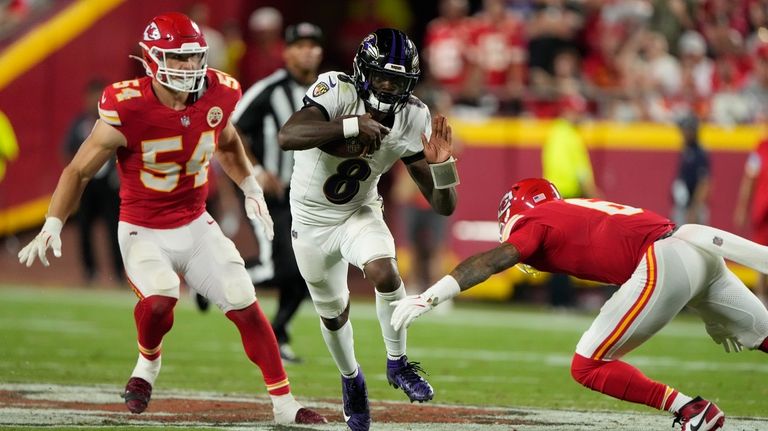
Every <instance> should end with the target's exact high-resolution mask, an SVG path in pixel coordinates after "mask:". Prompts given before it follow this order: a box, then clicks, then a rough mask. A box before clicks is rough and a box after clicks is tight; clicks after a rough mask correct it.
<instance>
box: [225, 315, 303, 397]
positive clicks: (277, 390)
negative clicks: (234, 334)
mask: <svg viewBox="0 0 768 431" xmlns="http://www.w3.org/2000/svg"><path fill="white" fill-rule="evenodd" d="M227 317H228V318H229V320H231V321H232V322H234V323H235V325H236V326H237V329H238V330H239V331H240V337H241V338H242V340H243V347H245V354H246V355H248V359H250V360H251V362H253V363H254V364H256V365H258V366H259V368H260V369H261V374H262V375H263V376H264V383H265V384H266V385H267V391H268V392H269V394H270V395H285V394H288V393H290V392H291V387H290V385H289V384H288V375H287V374H286V373H285V368H283V361H282V360H281V359H280V351H279V350H278V348H277V339H276V338H275V333H274V332H272V326H270V324H269V321H268V320H267V317H266V316H264V313H262V311H261V307H259V303H258V302H254V303H253V304H251V305H249V306H248V307H246V308H244V309H242V310H232V311H229V312H228V313H227Z"/></svg>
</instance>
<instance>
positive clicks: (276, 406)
mask: <svg viewBox="0 0 768 431" xmlns="http://www.w3.org/2000/svg"><path fill="white" fill-rule="evenodd" d="M269 398H270V399H271V400H272V413H273V414H274V415H275V422H277V423H278V424H291V423H294V422H295V421H296V413H297V412H298V411H299V409H300V408H301V407H302V405H301V404H299V402H298V401H296V399H295V398H293V394H291V393H287V394H285V395H271V394H270V396H269Z"/></svg>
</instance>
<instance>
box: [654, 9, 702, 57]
mask: <svg viewBox="0 0 768 431" xmlns="http://www.w3.org/2000/svg"><path fill="white" fill-rule="evenodd" d="M697 1H698V0H652V2H651V5H652V7H653V13H652V14H651V17H650V21H649V28H650V29H651V30H652V31H654V32H658V33H659V34H661V35H663V36H664V39H665V40H666V41H667V45H668V46H670V47H671V48H672V49H671V51H672V53H673V54H676V53H677V40H678V39H680V36H681V35H682V34H683V33H684V32H685V31H686V30H693V28H694V27H695V23H694V19H693V17H692V12H693V10H694V8H695V5H696V3H697Z"/></svg>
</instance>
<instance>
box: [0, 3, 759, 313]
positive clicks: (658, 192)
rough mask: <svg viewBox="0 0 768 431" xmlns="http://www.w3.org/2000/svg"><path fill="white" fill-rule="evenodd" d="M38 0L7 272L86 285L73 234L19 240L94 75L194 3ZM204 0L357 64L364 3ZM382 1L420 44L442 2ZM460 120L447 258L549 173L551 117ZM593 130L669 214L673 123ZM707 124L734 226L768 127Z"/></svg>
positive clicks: (0, 227) (220, 11)
mask: <svg viewBox="0 0 768 431" xmlns="http://www.w3.org/2000/svg"><path fill="white" fill-rule="evenodd" d="M32 3H36V2H32ZM39 3H43V4H45V7H42V8H41V9H40V11H38V12H36V13H30V14H29V16H28V17H27V19H26V20H25V21H23V22H22V23H21V24H20V25H18V27H17V28H15V29H14V31H13V32H12V33H11V34H10V35H6V37H5V39H3V40H2V41H1V42H0V49H2V51H0V110H2V111H3V112H4V113H5V114H6V115H7V116H8V118H9V119H10V121H11V123H12V125H13V127H14V129H15V132H16V135H17V138H18V142H19V146H20V153H19V156H18V159H17V160H15V161H13V162H11V163H10V164H9V166H8V171H7V175H6V177H5V179H4V180H3V181H2V182H0V237H3V238H5V241H4V244H5V247H3V249H2V250H1V251H0V253H2V257H1V258H0V274H2V275H0V281H6V282H17V281H25V282H27V281H36V280H39V281H43V282H46V281H47V282H52V283H61V282H65V283H66V282H72V283H76V282H77V275H76V271H73V269H74V268H75V267H76V266H77V263H76V260H75V259H76V256H77V253H75V252H74V251H73V250H72V248H73V247H76V245H75V243H76V241H74V238H67V237H66V236H65V241H64V244H65V251H66V253H65V257H64V259H65V261H64V262H62V264H60V265H54V266H53V267H52V268H49V269H47V270H46V271H44V272H42V271H40V270H39V269H34V268H33V269H30V270H28V269H25V268H23V267H20V266H18V264H17V263H15V253H16V250H17V249H18V245H19V244H21V243H24V242H26V240H27V238H28V237H31V235H33V234H34V232H35V231H36V230H37V228H38V227H39V225H40V224H41V223H42V221H43V217H44V213H45V209H46V207H47V203H48V200H49V199H50V193H51V191H52V190H53V187H54V186H55V183H56V180H57V178H58V176H59V174H60V172H61V168H62V157H61V156H60V154H61V150H60V145H61V144H60V143H61V141H62V138H63V136H64V133H65V131H66V128H67V126H68V124H69V122H70V121H71V120H72V118H73V116H74V115H75V113H77V112H78V111H79V110H80V108H81V93H82V90H83V88H84V87H85V86H86V83H87V82H88V81H89V80H91V79H92V78H94V77H100V78H103V79H105V80H106V81H109V82H111V81H117V80H123V79H127V78H130V77H133V76H140V74H141V70H140V69H139V68H138V66H137V64H136V62H135V61H134V60H131V59H129V58H128V54H130V53H135V52H136V43H137V39H138V37H139V35H140V32H141V29H142V28H143V26H144V25H145V24H146V21H147V19H148V17H151V16H153V15H155V14H157V13H160V12H163V11H167V10H174V9H175V10H185V9H186V8H188V6H189V4H190V3H191V2H186V1H173V0H167V1H162V2H156V1H149V0H131V1H124V0H104V1H88V0H82V1H57V2H39ZM204 3H207V4H208V5H209V6H210V10H211V19H210V24H211V25H212V26H214V27H216V26H218V25H222V24H223V23H225V22H228V21H233V20H234V21H235V22H237V23H238V25H240V26H241V27H242V28H247V25H248V24H247V21H248V16H249V15H250V13H251V11H253V10H254V9H256V8H257V7H260V6H264V5H270V6H275V7H277V8H278V9H279V10H280V11H281V12H282V13H283V15H284V22H285V23H286V24H288V23H293V22H298V21H301V20H308V21H312V22H315V23H317V24H319V25H321V26H322V27H323V28H324V29H326V32H327V39H326V61H325V62H324V65H323V69H341V70H349V69H350V64H351V58H352V53H351V52H350V53H338V52H337V50H336V49H334V47H335V43H336V41H337V38H336V35H335V34H334V29H338V28H339V27H340V26H341V24H342V23H343V20H344V19H345V14H343V13H339V11H342V10H347V9H348V8H349V7H350V5H352V6H354V3H355V2H345V1H325V2H323V3H322V5H321V6H318V7H311V8H308V7H306V6H305V5H304V3H303V2H301V1H298V0H289V1H282V2H267V1H250V2H249V1H236V0H220V1H205V2H204ZM360 3H361V4H362V3H364V2H360ZM470 3H471V7H472V10H477V9H478V8H479V5H480V2H479V1H474V2H470ZM379 9H380V11H381V13H382V14H383V15H385V16H386V18H387V19H388V20H389V21H390V22H393V23H402V26H403V28H408V29H409V33H410V34H411V35H412V37H413V38H414V40H416V41H417V43H420V41H421V39H422V37H423V34H424V29H425V27H426V23H427V22H428V21H429V20H431V19H433V18H434V17H435V16H436V14H437V1H419V2H405V1H397V0H391V1H390V0H387V1H382V2H379ZM452 123H453V125H454V129H455V131H456V132H455V135H456V137H457V138H458V140H459V141H460V142H461V143H462V145H463V146H464V150H463V152H462V154H461V160H460V162H459V167H460V170H461V176H462V184H461V185H460V186H459V194H460V204H459V206H458V209H457V211H456V214H455V215H454V216H453V217H452V228H451V231H450V238H449V250H450V252H451V255H450V258H449V259H448V262H446V265H447V266H449V265H451V264H452V263H453V262H455V261H457V260H458V259H460V258H463V257H465V256H467V255H469V254H471V253H474V252H476V251H478V250H481V249H484V248H487V247H488V246H489V244H490V242H492V241H495V239H496V232H495V229H496V227H495V220H494V217H495V210H496V205H497V200H498V197H499V196H500V194H501V193H502V192H503V191H504V189H505V187H507V186H508V185H509V184H510V183H511V182H513V181H514V180H516V179H519V178H523V177H528V176H537V175H539V174H540V172H541V168H540V158H539V148H540V145H541V143H542V142H543V139H544V136H545V133H546V131H547V128H548V124H549V121H548V120H541V119H538V120H537V119H514V118H511V117H488V118H463V117H460V116H454V117H453V118H452ZM582 131H583V133H584V135H585V137H586V140H587V143H588V145H589V147H590V152H591V156H592V162H593V166H594V171H595V176H596V180H597V183H598V184H599V185H600V187H602V189H603V190H604V192H605V195H606V197H607V198H608V199H610V200H615V201H619V202H626V203H631V204H633V205H637V206H642V207H646V208H649V209H652V210H655V211H658V212H660V213H661V214H669V211H670V206H671V199H670V196H669V185H670V183H671V182H672V179H673V176H674V174H675V170H676V163H677V157H678V152H679V150H680V148H681V139H680V136H679V134H678V133H677V131H676V129H675V127H674V126H673V125H664V124H656V123H612V122H606V121H592V122H589V123H587V124H586V125H584V126H583V127H582ZM702 132H703V134H702V142H703V145H704V147H705V148H707V149H709V150H710V151H711V157H712V171H713V178H714V180H713V189H712V193H711V196H712V198H711V202H710V206H711V210H712V217H711V224H712V225H714V226H716V227H720V228H724V229H731V228H732V224H731V219H732V217H731V215H732V214H731V212H732V209H733V207H734V204H735V200H736V191H737V189H738V181H739V178H740V175H741V172H742V166H743V163H744V160H745V158H746V155H747V152H748V151H749V150H750V149H751V148H753V146H754V145H755V143H756V142H757V141H758V140H759V139H760V137H761V136H762V134H763V132H764V130H763V127H762V126H760V125H742V126H732V127H721V126H716V125H711V124H707V125H705V126H704V127H703V131H702ZM489 172H490V173H491V174H490V175H489V174H488V173H489ZM390 220H391V221H392V222H393V223H394V226H393V227H394V230H395V233H396V235H397V236H402V232H401V229H399V227H398V226H397V225H396V221H395V219H394V218H390ZM71 225H72V224H70V226H69V228H70V229H71V228H72V226H71ZM65 235H66V234H65ZM246 247H247V245H246ZM67 249H69V250H67ZM403 251H404V253H403V255H402V259H401V260H402V261H403V264H404V265H406V266H407V262H408V259H407V257H408V254H407V250H403ZM739 274H740V275H741V276H742V277H743V278H744V279H745V280H747V281H748V282H751V280H752V278H753V274H752V273H750V272H749V271H740V272H739ZM510 277H512V278H513V279H512V280H510ZM518 277H519V276H518V275H516V274H515V275H509V274H507V275H504V276H501V277H497V278H496V279H494V280H492V281H491V282H490V283H489V286H491V287H490V288H489V289H477V290H476V292H477V294H479V295H481V296H486V297H494V298H502V299H506V298H508V297H509V295H510V292H511V291H510V290H509V284H510V282H511V281H514V280H517V278H518Z"/></svg>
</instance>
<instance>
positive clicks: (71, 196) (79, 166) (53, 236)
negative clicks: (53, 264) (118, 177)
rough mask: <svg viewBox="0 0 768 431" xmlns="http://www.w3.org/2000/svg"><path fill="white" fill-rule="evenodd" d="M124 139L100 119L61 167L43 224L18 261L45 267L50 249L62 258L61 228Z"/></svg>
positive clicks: (123, 143) (20, 254) (22, 250)
mask: <svg viewBox="0 0 768 431" xmlns="http://www.w3.org/2000/svg"><path fill="white" fill-rule="evenodd" d="M125 142H126V141H125V137H124V136H123V134H122V133H120V132H119V131H118V130H117V129H115V128H114V127H112V126H110V125H108V124H106V123H104V122H103V121H101V120H99V121H97V122H96V125H95V126H94V127H93V130H92V131H91V134H90V135H88V137H87V138H86V139H85V141H84V142H83V144H82V145H81V146H80V149H79V150H78V151H77V154H75V157H74V158H73V159H72V161H71V162H70V163H69V165H67V167H65V168H64V171H62V173H61V176H60V177H59V183H58V184H57V185H56V189H55V190H54V192H53V196H52V197H51V203H50V205H49V206H48V214H47V215H46V219H45V224H44V225H43V228H42V229H41V230H40V233H39V234H38V235H37V236H36V237H35V238H34V239H33V240H32V241H31V242H30V243H29V244H27V245H26V246H25V247H24V248H22V249H21V251H20V252H19V254H18V257H19V262H21V263H24V264H26V265H27V266H32V264H33V263H34V262H35V259H39V260H40V262H41V263H42V264H43V265H45V266H48V265H49V262H48V257H47V256H46V253H47V251H48V249H49V248H51V249H53V255H54V256H56V257H60V256H61V229H62V227H63V226H64V222H65V221H66V220H67V217H69V215H70V214H71V213H72V212H73V211H74V210H75V208H77V205H78V203H79V202H80V197H81V196H82V195H83V190H85V186H86V185H87V184H88V181H90V180H91V178H93V176H94V175H95V174H96V172H98V170H99V169H100V168H101V167H102V166H103V165H104V163H106V162H107V160H109V159H110V158H111V157H114V155H115V151H117V148H118V147H120V146H124V145H125Z"/></svg>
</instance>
